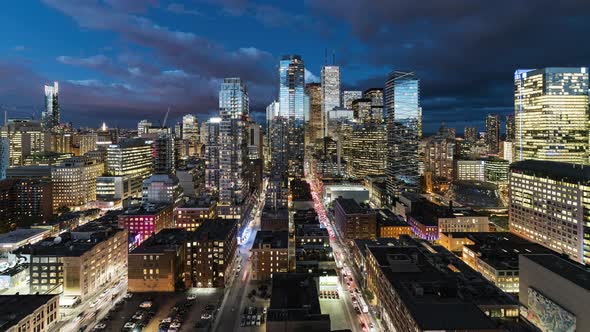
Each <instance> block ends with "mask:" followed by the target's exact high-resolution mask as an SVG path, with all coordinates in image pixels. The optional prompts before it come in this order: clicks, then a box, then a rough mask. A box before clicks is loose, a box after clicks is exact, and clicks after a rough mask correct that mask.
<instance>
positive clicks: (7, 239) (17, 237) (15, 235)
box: [0, 228, 49, 244]
mask: <svg viewBox="0 0 590 332" xmlns="http://www.w3.org/2000/svg"><path fill="white" fill-rule="evenodd" d="M48 232H49V231H48V230H46V229H39V228H18V229H15V230H13V231H12V232H8V233H4V234H0V244H9V243H17V242H21V241H24V240H26V239H29V238H32V237H35V236H37V235H39V234H42V233H48Z"/></svg>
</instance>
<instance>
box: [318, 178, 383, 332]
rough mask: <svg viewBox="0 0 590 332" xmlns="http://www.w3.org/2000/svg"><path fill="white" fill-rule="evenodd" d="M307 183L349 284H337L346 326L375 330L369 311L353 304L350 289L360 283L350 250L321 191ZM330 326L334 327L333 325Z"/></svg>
mask: <svg viewBox="0 0 590 332" xmlns="http://www.w3.org/2000/svg"><path fill="white" fill-rule="evenodd" d="M308 183H309V184H310V186H311V191H312V197H313V199H314V206H315V209H316V212H317V214H318V216H319V218H320V223H321V224H322V225H323V226H324V227H325V228H326V229H328V232H329V234H330V245H331V247H332V249H333V252H334V259H335V260H336V265H337V266H338V267H342V269H341V270H340V272H341V273H342V272H343V271H344V272H345V273H346V274H347V277H346V278H347V279H348V283H350V286H349V285H347V282H344V283H341V284H340V285H339V293H340V300H341V301H344V303H345V311H346V312H345V313H346V317H347V319H348V320H349V321H350V325H351V326H350V327H348V328H350V329H351V330H352V331H362V330H363V328H362V327H361V326H362V324H364V326H365V328H366V330H367V331H370V330H371V328H370V327H371V326H373V330H375V331H376V330H377V329H376V327H378V326H379V325H378V321H377V320H376V319H375V317H374V316H373V314H372V313H371V311H370V310H362V309H363V308H360V307H361V306H360V305H359V304H356V305H355V304H353V301H352V296H351V290H354V289H355V288H356V289H360V287H359V286H360V285H357V283H356V280H360V278H359V273H358V271H356V268H355V265H354V264H353V262H352V259H351V257H350V256H349V253H350V250H348V248H347V247H346V245H345V244H344V242H343V241H342V239H341V237H340V234H339V233H338V231H337V229H336V227H335V226H334V223H333V222H332V220H331V219H330V215H329V214H328V213H327V212H326V210H325V207H324V204H323V201H322V198H321V193H319V192H318V190H317V188H316V186H315V185H314V181H312V180H308ZM341 276H342V274H341ZM350 278H352V279H353V280H352V281H350ZM340 280H343V278H341V279H340ZM354 296H355V298H357V299H358V301H359V302H361V301H362V302H364V303H368V301H366V299H364V298H363V299H362V300H361V299H360V298H362V297H363V295H362V293H361V292H354ZM355 307H357V308H359V310H360V311H361V312H360V314H359V313H358V312H357V311H356V310H355ZM367 309H369V308H367ZM365 311H367V312H365ZM326 313H329V312H326ZM332 328H334V326H333V327H332Z"/></svg>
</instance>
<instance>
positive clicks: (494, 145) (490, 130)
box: [486, 114, 500, 154]
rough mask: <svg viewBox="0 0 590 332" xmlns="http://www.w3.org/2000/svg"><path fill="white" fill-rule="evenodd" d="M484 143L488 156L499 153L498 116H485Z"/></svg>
mask: <svg viewBox="0 0 590 332" xmlns="http://www.w3.org/2000/svg"><path fill="white" fill-rule="evenodd" d="M486 143H487V145H488V153H489V154H498V152H499V151H500V116H499V115H498V114H488V115H487V116H486Z"/></svg>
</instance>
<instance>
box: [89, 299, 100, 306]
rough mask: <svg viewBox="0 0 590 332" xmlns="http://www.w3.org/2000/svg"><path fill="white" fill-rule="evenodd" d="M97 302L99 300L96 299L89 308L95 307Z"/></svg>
mask: <svg viewBox="0 0 590 332" xmlns="http://www.w3.org/2000/svg"><path fill="white" fill-rule="evenodd" d="M99 302H100V299H96V300H94V301H92V302H90V308H94V307H96V306H97V305H98V303H99Z"/></svg>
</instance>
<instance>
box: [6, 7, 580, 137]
mask: <svg viewBox="0 0 590 332" xmlns="http://www.w3.org/2000/svg"><path fill="white" fill-rule="evenodd" d="M398 6H400V8H396V4H395V3H391V4H389V3H387V2H385V3H378V4H372V5H368V4H366V3H363V2H352V3H348V2H344V3H342V4H340V6H339V7H338V8H336V10H329V9H330V8H329V6H328V5H327V4H324V3H323V2H320V3H317V4H307V5H301V4H289V5H284V6H283V7H277V6H273V5H270V4H254V3H247V2H241V1H240V2H224V3H219V4H216V3H210V2H207V1H203V2H197V3H194V2H185V3H183V2H168V1H145V2H141V1H140V2H133V4H120V3H119V4H117V3H116V2H112V1H106V2H102V3H98V4H90V3H87V4H83V5H81V4H78V3H74V2H70V1H62V0H59V1H58V0H47V1H44V2H43V3H40V4H32V3H29V2H25V3H21V4H18V5H11V6H7V8H5V11H6V13H7V15H6V16H7V20H6V21H4V22H3V23H2V24H3V30H4V31H5V32H6V34H7V38H4V39H3V43H1V44H0V49H3V50H5V53H4V54H5V56H4V57H3V59H2V60H0V72H1V73H3V74H4V75H8V77H12V76H14V77H19V80H18V81H17V82H15V84H11V85H10V86H9V87H7V88H5V89H3V90H1V91H0V105H1V106H2V109H3V110H5V109H7V110H8V111H9V114H10V115H9V116H13V117H30V116H31V115H32V114H34V115H35V116H36V118H40V116H41V110H42V109H43V100H42V99H40V98H38V94H37V93H36V92H37V91H38V87H39V86H42V85H43V84H51V83H52V82H53V81H59V82H60V85H61V86H60V93H61V96H60V107H61V109H62V112H61V113H62V114H63V117H62V118H63V119H62V121H72V122H74V123H75V124H76V125H81V126H92V127H98V125H99V124H100V123H102V122H103V121H107V124H108V125H109V126H111V127H114V126H120V127H132V124H134V123H135V118H136V117H141V118H147V119H149V120H151V121H153V122H155V121H156V120H158V119H161V118H162V116H163V114H164V113H165V112H166V110H167V108H168V106H170V107H171V115H170V117H171V119H173V120H176V119H177V118H179V117H181V116H182V115H183V114H186V113H197V114H200V115H201V116H200V117H201V118H207V117H209V116H211V115H214V114H217V112H218V110H217V109H216V91H217V88H218V86H219V84H220V82H221V80H222V79H223V78H224V77H234V76H238V77H241V78H242V79H243V80H244V81H245V82H246V84H248V85H249V86H250V87H251V88H250V94H251V99H252V105H251V109H252V114H253V117H254V118H255V119H256V120H257V122H262V120H263V119H264V108H265V107H266V105H268V104H269V103H270V102H271V101H272V99H273V96H274V95H276V92H277V84H276V80H277V78H276V75H274V73H275V72H276V71H275V70H276V67H277V60H278V59H279V58H280V57H281V56H282V55H284V54H292V53H299V54H301V55H302V57H303V58H304V59H306V68H307V69H308V71H307V72H306V76H307V79H306V82H312V81H318V80H319V77H320V70H321V67H322V66H323V65H324V64H325V63H326V62H327V63H328V64H331V63H332V52H333V51H334V53H335V59H336V61H335V63H336V64H337V65H340V66H341V70H342V73H341V77H342V90H365V89H367V88H371V87H383V85H384V82H385V78H386V75H387V73H388V72H389V71H390V70H392V69H394V70H412V71H415V72H416V74H417V75H418V76H419V77H420V78H421V80H422V82H423V84H422V87H423V94H422V96H423V102H422V104H423V108H424V132H425V133H434V132H435V131H436V128H437V127H438V123H440V122H441V120H442V119H443V118H444V119H446V121H445V122H446V123H447V125H449V126H451V127H456V128H462V127H464V126H465V125H466V124H467V123H475V124H476V125H477V127H478V128H483V127H484V121H483V116H484V115H485V114H487V113H497V114H500V115H501V117H503V116H504V115H505V114H507V113H511V95H512V93H511V92H512V91H511V90H512V73H513V72H514V70H516V69H517V68H542V67H547V66H555V65H560V66H585V65H588V61H587V60H586V59H587V58H588V56H587V55H588V51H589V50H587V49H585V48H586V46H585V43H582V42H581V40H580V38H582V37H581V36H582V35H583V34H580V33H577V32H578V31H583V30H584V29H587V27H588V26H587V24H588V23H586V22H587V21H588V20H585V19H584V18H583V17H581V15H583V14H580V13H584V12H587V11H586V10H585V9H587V8H588V7H587V6H588V5H586V4H583V3H574V2H572V3H569V5H567V6H562V5H555V4H552V3H548V4H547V5H545V6H541V4H539V5H538V6H526V7H522V6H524V5H518V6H516V7H515V6H514V5H510V9H511V10H510V14H507V15H503V13H502V11H501V10H500V9H501V8H504V7H507V6H508V5H507V4H496V5H491V4H490V5H487V4H485V3H484V2H481V3H479V2H478V3H475V4H472V6H470V7H469V8H465V9H463V10H459V8H460V6H459V4H457V3H454V4H450V5H445V7H441V8H439V6H438V5H432V6H431V7H429V9H428V10H425V11H424V12H423V13H421V12H420V9H419V8H418V6H417V5H415V4H409V5H408V4H404V5H401V4H400V5H398ZM488 6H489V7H488ZM357 8H362V9H363V10H366V11H367V12H368V13H373V14H374V15H375V16H376V17H380V18H383V19H382V20H374V21H365V20H364V19H361V18H358V17H355V16H354V15H351V13H354V12H355V9H357ZM377 8H380V10H377ZM432 8H439V9H438V10H432ZM399 9H403V10H402V11H399ZM519 9H522V10H526V11H527V12H528V13H529V14H531V15H532V14H533V13H532V12H534V13H537V14H538V15H539V16H542V15H543V14H547V13H551V15H552V17H553V18H554V21H559V22H570V21H572V20H573V21H574V22H575V24H558V29H552V30H550V31H549V30H548V28H547V27H544V26H541V27H537V25H542V24H541V23H538V22H537V23H534V24H535V25H534V26H533V25H531V22H524V21H522V20H521V19H520V16H518V15H515V14H512V13H517V12H518V10H519ZM404 11H405V12H406V13H407V15H404V16H403V17H401V18H403V19H402V20H398V19H399V18H400V17H399V15H400V14H399V13H398V12H404ZM484 13H486V17H484ZM99 15H100V16H101V17H103V18H104V19H103V20H102V21H100V22H99V21H97V20H96V19H94V18H93V17H95V16H99ZM369 16H371V15H367V17H369ZM488 16H489V17H488ZM41 17H42V18H43V19H45V20H47V22H48V24H44V26H43V28H40V27H38V26H37V25H36V24H35V21H34V20H35V19H37V18H41ZM398 21H399V22H398ZM449 21H452V22H453V23H454V24H455V25H456V26H457V27H459V29H458V31H454V30H453V31H451V28H450V27H448V28H447V27H445V23H446V22H449ZM228 22H232V24H230V25H231V26H235V24H242V25H243V27H244V29H240V31H239V32H238V31H234V33H233V34H231V35H229V34H227V33H226V32H228V30H227V28H226V27H224V26H225V25H227V23H228ZM234 22H235V23H234ZM490 22H494V24H489V23H490ZM293 26H301V27H302V29H293V28H292V27H293ZM492 26H494V28H492ZM14 27H19V28H17V29H14ZM523 27H526V29H523ZM513 29H514V30H513ZM394 30H395V31H396V33H395V35H393V32H392V31H394ZM470 31H471V32H470ZM511 31H518V32H519V33H518V35H519V38H518V39H516V38H507V36H511V35H516V33H511ZM543 31H544V32H545V33H543ZM538 35H543V38H544V40H543V41H542V42H541V41H539V40H538V38H536V37H535V36H538ZM51 36H61V37H62V38H50V37H51ZM479 36H482V37H483V38H480V37H479ZM501 37H502V38H501ZM53 39H55V40H54V41H53V43H52V44H51V45H50V44H48V40H53ZM65 39H68V40H74V41H76V42H74V43H70V42H65ZM292 39H295V40H298V41H301V42H299V45H300V46H298V48H297V49H293V46H292V44H289V43H287V42H286V41H287V40H292ZM486 39H489V40H494V41H495V42H494V43H487V42H486ZM385 40H387V43H384V41H385ZM266 41H272V42H270V43H269V42H266ZM447 43H452V44H453V45H455V49H460V50H461V52H452V53H451V52H445V51H444V50H445V49H446V48H447ZM203 45H209V46H210V49H211V50H213V51H212V52H213V53H214V55H211V54H210V52H209V51H202V46H203ZM545 45H554V47H551V48H549V50H547V49H546V48H545ZM325 49H327V50H328V52H327V55H328V56H327V57H326V56H325V55H324V52H325ZM505 49H515V50H516V49H518V51H514V52H512V53H514V54H510V55H508V54H506V55H503V54H504V53H505V52H504V51H500V50H505ZM41 50H43V52H40V51H41ZM522 50H524V51H522ZM552 50H560V51H559V52H557V51H556V52H553V51H552ZM455 53H457V54H455ZM181 54H186V55H187V56H183V55H181ZM431 54H437V56H436V57H432V56H431ZM533 54H534V55H535V56H534V57H531V55H533ZM566 54H567V56H566ZM189 56H190V58H187V57H189ZM325 58H327V59H325ZM464 59H474V60H470V61H469V62H467V63H464V61H465V60H464ZM475 59H477V65H475V64H472V63H473V62H474V61H475ZM326 60H327V61H326ZM492 60H493V61H492ZM146 75H149V78H148V79H146ZM269 91H272V93H269ZM114 114H117V115H118V117H117V119H113V117H112V115H114ZM109 122H111V123H109ZM503 130H504V128H502V131H503Z"/></svg>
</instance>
